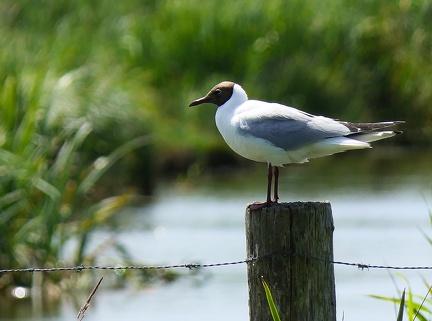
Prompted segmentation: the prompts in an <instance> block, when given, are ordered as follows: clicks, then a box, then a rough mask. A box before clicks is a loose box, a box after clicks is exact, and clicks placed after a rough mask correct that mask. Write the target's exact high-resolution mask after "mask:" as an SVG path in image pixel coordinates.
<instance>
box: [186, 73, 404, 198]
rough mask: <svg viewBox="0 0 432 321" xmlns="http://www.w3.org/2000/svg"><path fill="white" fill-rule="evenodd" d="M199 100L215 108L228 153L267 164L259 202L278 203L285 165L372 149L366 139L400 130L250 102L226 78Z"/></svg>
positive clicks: (392, 124) (243, 93)
mask: <svg viewBox="0 0 432 321" xmlns="http://www.w3.org/2000/svg"><path fill="white" fill-rule="evenodd" d="M204 103H211V104H215V105H217V106H218V109H217V111H216V126H217V128H218V129H219V132H220V133H221V135H222V137H223V138H224V139H225V142H226V143H227V144H228V146H229V147H231V149H232V150H233V151H235V152H236V153H237V154H239V155H241V156H243V157H245V158H247V159H250V160H253V161H257V162H265V163H268V184H267V199H266V202H265V203H262V204H259V205H258V206H270V205H271V203H277V202H278V199H279V194H278V183H279V182H278V180H279V167H282V166H283V165H284V164H290V163H300V164H301V163H305V162H308V161H309V159H310V158H316V157H322V156H327V155H332V154H335V153H340V152H344V151H347V150H351V149H363V148H371V146H370V144H369V143H370V142H373V141H376V140H380V139H385V138H389V137H392V136H394V135H396V134H400V133H401V132H400V131H392V130H382V129H383V128H386V127H390V126H394V125H397V124H401V123H404V122H403V121H385V122H378V123H350V122H344V121H338V120H335V119H331V118H327V117H323V116H315V115H311V114H308V113H306V112H303V111H301V110H298V109H295V108H293V107H288V106H285V105H281V104H277V103H268V102H264V101H259V100H249V99H248V96H247V95H246V92H245V91H244V90H243V88H242V87H240V85H238V84H235V83H233V82H231V81H224V82H221V83H220V84H218V85H216V86H215V87H213V88H212V90H210V92H209V93H208V94H207V95H206V96H204V97H202V98H199V99H197V100H195V101H193V102H192V103H191V104H190V105H189V107H192V106H197V105H200V104H204ZM273 166H274V197H273V200H272V199H271V185H272V178H273V168H272V167H273Z"/></svg>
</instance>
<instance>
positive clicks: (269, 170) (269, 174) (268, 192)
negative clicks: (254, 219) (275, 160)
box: [249, 163, 277, 210]
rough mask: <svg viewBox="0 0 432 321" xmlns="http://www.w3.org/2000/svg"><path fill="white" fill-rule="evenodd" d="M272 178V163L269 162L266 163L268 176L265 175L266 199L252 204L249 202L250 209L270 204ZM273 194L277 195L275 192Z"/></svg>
mask: <svg viewBox="0 0 432 321" xmlns="http://www.w3.org/2000/svg"><path fill="white" fill-rule="evenodd" d="M276 170H277V167H276ZM272 179H273V171H272V164H270V163H269V164H268V176H267V200H266V201H265V202H263V203H261V202H255V203H253V204H250V205H249V208H250V209H251V210H258V209H262V208H264V207H269V206H271V204H272V200H271V188H272ZM275 195H277V193H276V194H275Z"/></svg>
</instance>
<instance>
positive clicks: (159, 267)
mask: <svg viewBox="0 0 432 321" xmlns="http://www.w3.org/2000/svg"><path fill="white" fill-rule="evenodd" d="M272 256H285V257H289V256H300V257H303V258H306V259H311V260H316V261H321V262H324V263H329V264H333V265H344V266H351V267H357V268H358V269H360V270H371V269H386V270H432V266H392V265H371V264H363V263H351V262H343V261H333V260H328V259H324V258H320V257H315V256H311V255H304V254H298V253H270V254H266V255H262V256H259V257H249V258H247V259H245V260H239V261H230V262H221V263H207V264H201V263H184V264H171V265H126V266H122V265H116V266H99V265H90V266H86V265H78V266H69V267H67V266H66V267H50V268H20V269H0V274H2V273H28V272H29V273H33V272H61V271H75V272H81V271H85V270H119V271H121V270H168V269H181V268H186V269H188V270H194V269H199V268H211V267H221V266H229V265H239V264H249V263H253V262H256V261H258V260H260V259H264V258H266V257H272Z"/></svg>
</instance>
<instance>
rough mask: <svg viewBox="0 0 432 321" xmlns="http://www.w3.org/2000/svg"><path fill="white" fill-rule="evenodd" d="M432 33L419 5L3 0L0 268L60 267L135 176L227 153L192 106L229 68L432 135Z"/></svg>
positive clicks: (295, 97) (418, 135) (423, 137)
mask: <svg viewBox="0 0 432 321" xmlns="http://www.w3.org/2000/svg"><path fill="white" fill-rule="evenodd" d="M430 30H432V4H431V3H430V2H428V1H420V0H413V1H387V2H386V3H378V2H364V1H360V2H358V1H342V0H333V1H330V2H326V3H323V2H321V1H317V0H309V1H301V0H294V1H288V2H287V1H284V0H272V1H265V2H263V1H256V0H240V1H236V2H235V3H234V2H221V1H216V0H210V1H205V2H203V1H198V0H185V1H174V0H161V1H144V2H143V1H137V0H124V1H114V0H107V1H87V0H77V1H66V0H56V1H54V0H49V1H44V2H43V3H42V2H38V1H29V0H17V1H3V2H2V3H1V4H0V34H1V35H2V36H1V37H0V47H1V51H0V66H1V67H0V229H1V230H0V266H1V267H3V268H9V267H23V266H24V267H25V266H54V265H55V264H57V261H58V259H59V257H60V254H61V251H62V247H63V245H64V244H65V242H66V241H67V240H69V239H71V238H76V239H78V240H80V242H81V245H80V246H79V249H80V250H79V251H78V253H77V254H76V255H75V257H73V258H70V262H74V263H82V261H83V260H84V253H85V252H86V251H85V247H86V239H87V235H88V234H89V233H90V232H91V231H93V230H94V229H95V228H96V226H99V225H101V224H103V222H104V221H105V220H106V219H107V218H108V217H110V216H111V215H113V214H114V213H115V212H116V210H117V209H119V208H121V207H122V206H124V205H125V204H127V203H128V201H129V200H130V191H129V190H128V188H129V187H130V186H135V187H137V188H139V189H140V190H141V192H144V193H150V192H151V190H152V185H153V183H152V182H153V181H154V177H155V175H158V173H159V172H160V170H161V169H165V168H166V166H167V165H166V164H167V163H168V164H171V165H172V164H173V163H175V165H176V166H178V167H179V168H182V169H187V168H188V167H189V166H191V164H192V163H193V162H198V163H200V164H202V163H204V162H205V161H204V160H205V159H206V158H205V157H206V155H213V154H212V153H214V151H220V150H221V149H224V148H226V147H225V145H224V144H223V142H222V140H221V139H220V137H219V135H218V133H217V131H216V129H215V126H214V124H213V112H212V111H209V110H208V109H207V108H200V109H195V110H191V109H189V108H187V105H188V103H189V102H190V101H191V100H192V99H194V98H196V97H198V96H201V95H204V94H205V93H206V92H207V91H208V89H209V88H211V87H212V86H213V85H214V84H215V83H217V82H219V81H221V80H224V79H231V80H233V81H236V82H238V83H241V84H242V85H243V87H244V88H245V89H246V90H247V91H248V92H249V93H250V96H251V97H256V98H260V99H264V100H274V101H280V102H284V103H286V104H292V105H295V106H296V107H299V108H304V109H306V110H308V111H310V112H314V113H319V114H327V115H329V116H333V117H337V118H344V119H346V120H353V121H355V120H358V121H371V120H385V119H404V120H406V121H407V127H408V128H409V130H406V134H405V135H404V136H403V138H401V139H405V143H407V142H409V143H410V144H429V145H430V142H431V141H432V129H431V127H430V122H431V118H432V108H431V104H430V102H431V101H432V63H431V52H432V50H431V49H432V39H431V37H429V33H430ZM147 135H151V137H152V142H153V143H152V144H151V145H150V144H148V143H149V141H148V139H149V138H148V136H147ZM191 155H192V156H191ZM170 159H175V161H170ZM182 162H184V163H185V164H184V166H183V167H182V166H181V163H182ZM155 164H156V167H155ZM179 164H180V165H179ZM111 165H114V166H111ZM108 169H109V170H108ZM102 174H109V175H105V176H106V177H104V176H102ZM112 182H116V184H112ZM112 195H118V196H115V197H112Z"/></svg>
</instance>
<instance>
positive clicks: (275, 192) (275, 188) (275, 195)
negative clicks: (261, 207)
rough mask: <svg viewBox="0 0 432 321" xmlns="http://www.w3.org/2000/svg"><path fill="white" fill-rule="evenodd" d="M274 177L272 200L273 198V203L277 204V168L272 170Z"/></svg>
mask: <svg viewBox="0 0 432 321" xmlns="http://www.w3.org/2000/svg"><path fill="white" fill-rule="evenodd" d="M274 177H275V180H274V190H273V193H274V194H273V195H274V198H273V203H277V202H278V200H279V193H278V191H279V167H277V166H275V169H274Z"/></svg>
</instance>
